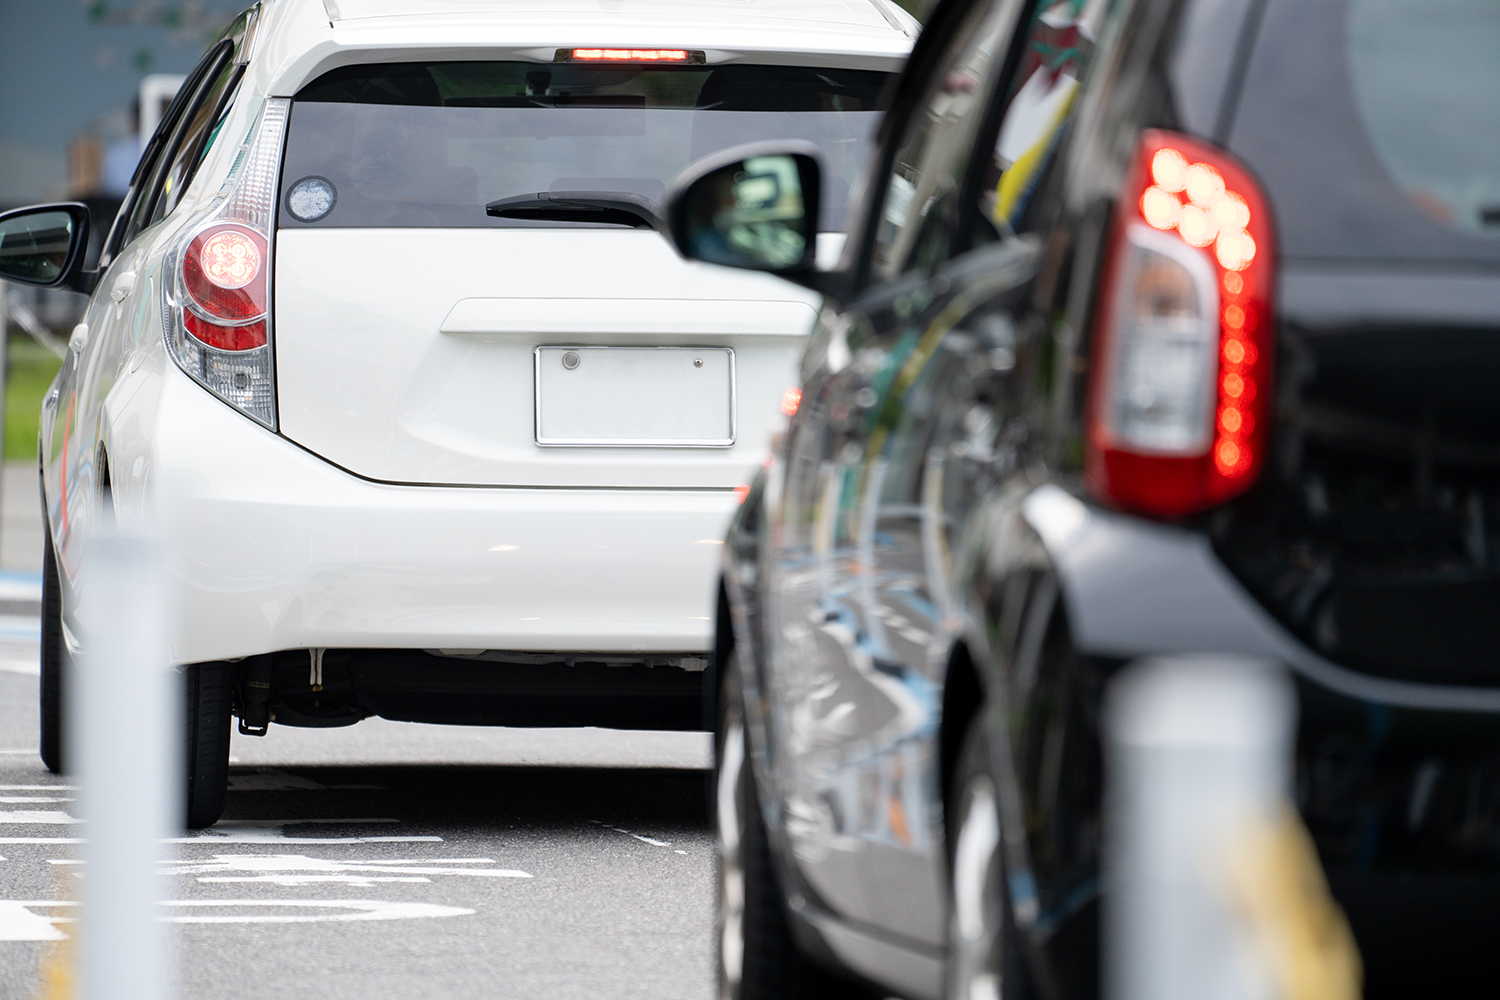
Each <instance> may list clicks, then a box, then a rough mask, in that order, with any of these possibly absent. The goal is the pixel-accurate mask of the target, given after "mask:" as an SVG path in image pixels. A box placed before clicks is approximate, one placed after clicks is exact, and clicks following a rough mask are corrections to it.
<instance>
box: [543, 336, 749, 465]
mask: <svg viewBox="0 0 1500 1000" xmlns="http://www.w3.org/2000/svg"><path fill="white" fill-rule="evenodd" d="M536 442H537V444H541V445H572V446H580V445H583V446H590V445H591V446H594V447H614V448H629V447H636V448H728V447H729V446H730V445H732V444H734V352H733V351H732V350H730V349H729V348H727V347H538V348H537V349H536Z"/></svg>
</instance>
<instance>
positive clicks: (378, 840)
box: [0, 824, 443, 847]
mask: <svg viewBox="0 0 1500 1000" xmlns="http://www.w3.org/2000/svg"><path fill="white" fill-rule="evenodd" d="M220 825H221V826H222V825H223V824H220ZM5 842H6V841H5V839H4V838H3V837H0V844H3V843H5ZM442 842H443V838H442V837H430V836H429V837H288V836H286V835H285V834H284V833H282V832H281V831H280V830H231V831H229V832H227V833H214V832H213V829H208V830H203V831H201V832H200V833H197V834H195V835H193V836H191V837H172V838H171V839H169V840H165V841H163V843H167V844H197V845H200V846H205V847H206V846H210V845H214V846H217V845H219V844H441V843H442Z"/></svg>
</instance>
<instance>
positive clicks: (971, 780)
mask: <svg viewBox="0 0 1500 1000" xmlns="http://www.w3.org/2000/svg"><path fill="white" fill-rule="evenodd" d="M990 739H991V737H990V734H989V727H988V726H987V725H986V724H985V722H984V717H983V712H980V713H979V714H977V715H976V716H975V717H974V720H973V721H972V722H971V723H970V724H969V730H968V732H967V733H966V734H965V737H964V744H963V748H962V750H961V751H960V752H959V757H958V767H957V768H956V771H955V774H954V777H953V786H952V789H951V793H950V795H949V798H948V801H949V803H950V804H951V809H952V812H951V815H952V816H953V817H954V819H955V821H956V825H955V826H954V828H953V829H952V831H951V834H950V838H949V856H948V872H949V880H950V881H949V886H948V889H949V892H948V898H949V900H950V901H951V906H950V908H949V914H948V956H947V966H946V970H945V974H944V996H945V997H947V1000H1000V998H1002V997H1005V998H1007V1000H1015V998H1019V997H1024V996H1026V995H1027V993H1028V991H1027V990H1026V989H1025V986H1024V984H1023V983H1021V982H1020V975H1019V972H1020V961H1019V959H1020V955H1019V948H1018V945H1019V941H1018V939H1017V936H1016V932H1015V924H1014V922H1013V920H1012V917H1011V913H1010V908H1009V906H1008V905H1007V902H1006V892H1005V859H1004V854H1003V850H1002V844H1003V840H1004V838H1003V836H1002V829H1003V828H1002V826H1001V817H1000V795H999V790H998V788H997V787H996V782H995V775H994V765H993V763H992V760H993V758H992V756H991V753H990Z"/></svg>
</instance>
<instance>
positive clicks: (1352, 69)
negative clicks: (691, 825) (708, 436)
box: [669, 0, 1500, 998]
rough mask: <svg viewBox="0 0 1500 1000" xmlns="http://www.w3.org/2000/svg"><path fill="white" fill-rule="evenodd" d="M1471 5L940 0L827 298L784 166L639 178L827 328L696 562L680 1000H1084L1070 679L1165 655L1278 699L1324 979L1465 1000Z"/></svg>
mask: <svg viewBox="0 0 1500 1000" xmlns="http://www.w3.org/2000/svg"><path fill="white" fill-rule="evenodd" d="M1497 11H1500V8H1496V7H1494V6H1493V5H1485V4H1474V3H1465V2H1461V0H1428V2H1424V3H1421V4H1418V3H1414V2H1400V0H1320V2H1315V3H1309V2H1307V0H1061V2H1051V0H1043V2H1028V0H949V2H945V3H943V4H941V5H940V6H939V7H938V8H937V9H936V11H935V12H934V13H933V15H932V17H931V18H930V20H929V23H928V25H927V26H926V28H925V29H924V33H923V35H922V36H921V38H920V40H919V42H918V44H917V46H916V48H915V50H914V51H913V53H912V56H911V59H910V62H909V64H908V67H907V70H906V72H905V74H904V76H903V77H902V78H901V80H900V81H899V84H898V85H897V87H896V89H895V90H894V92H893V94H892V96H891V97H890V105H889V111H888V113H887V115H886V118H885V120H884V123H883V125H882V128H881V130H880V132H879V135H878V142H879V152H878V155H877V157H876V159H875V161H874V164H875V165H874V167H873V168H872V174H871V176H870V178H869V180H868V182H867V183H866V185H865V189H864V191H863V193H862V194H858V195H856V200H855V203H854V207H853V208H852V209H851V228H850V236H849V241H848V244H847V247H846V250H845V254H844V257H843V260H842V262H841V263H840V265H839V267H838V268H837V269H835V270H832V271H820V270H817V269H815V268H814V266H813V263H812V241H811V238H810V233H809V230H808V226H807V220H809V219H813V218H816V215H817V204H816V203H817V200H818V195H819V184H818V167H817V163H816V160H815V158H814V157H813V156H811V155H810V153H809V152H808V151H807V150H804V149H801V148H799V147H796V146H795V145H792V144H781V145H779V146H778V145H776V144H771V145H762V146H760V147H757V148H754V149H749V148H747V149H743V150H740V151H738V152H736V153H733V154H725V156H724V157H722V158H720V159H719V160H717V161H714V162H709V163H703V164H700V165H699V166H698V167H696V168H695V169H694V170H693V171H692V172H691V173H690V174H689V175H687V176H686V177H685V178H684V179H682V180H681V181H680V182H679V184H678V186H677V189H676V195H675V197H674V199H673V202H672V206H671V209H670V212H669V215H670V219H669V227H670V229H671V233H672V238H673V239H674V241H675V242H676V244H677V246H678V247H679V249H680V250H681V251H682V252H683V253H684V254H685V255H687V256H691V257H696V258H698V259H702V260H709V261H714V262H718V263H724V264H730V265H732V266H739V267H746V268H753V269H759V270H763V271H768V272H772V273H777V274H781V275H782V276H784V277H786V278H787V279H788V280H791V281H794V282H797V283H799V284H802V285H805V286H808V287H812V288H815V289H818V290H820V291H822V292H823V293H825V294H826V295H827V297H828V305H827V307H826V308H825V310H824V312H823V315H822V318H821V320H820V322H819V325H818V327H817V329H816V330H815V332H814V334H813V336H812V339H811V341H810V343H809V346H808V349H807V352H806V355H805V357H804V359H803V362H802V368H801V384H800V386H799V387H792V388H790V389H789V390H788V393H787V396H786V405H785V406H784V408H783V409H784V410H785V411H786V412H787V413H788V414H789V419H788V422H787V426H786V428H785V430H784V433H783V434H782V437H781V440H780V442H779V443H778V445H777V448H776V451H775V454H774V455H773V456H772V457H771V458H770V459H768V461H767V464H766V467H765V469H764V470H763V471H762V473H761V474H760V475H759V478H758V479H757V480H756V481H755V482H754V484H753V485H752V487H751V489H750V491H749V493H748V495H747V497H746V499H745V501H744V503H743V505H742V507H741V509H740V511H739V514H738V517H737V519H736V520H735V522H734V524H733V527H732V529H731V532H730V534H729V537H728V541H727V543H726V547H725V563H724V575H723V580H722V589H721V592H720V598H719V612H718V632H717V635H718V639H717V648H716V658H715V667H714V672H713V678H712V687H713V690H714V696H713V697H714V701H713V702H712V704H711V706H710V710H711V711H712V712H714V713H715V714H714V719H715V723H716V732H717V741H718V765H717V782H718V783H717V788H716V795H715V805H716V813H717V826H718V835H719V848H720V859H721V860H720V882H719V884H720V890H719V892H720V897H719V910H720V915H719V937H718V940H717V942H716V952H717V954H718V956H719V962H720V984H721V988H722V995H724V996H726V997H742V998H761V997H773V996H796V995H834V994H837V993H840V991H844V990H848V991H851V992H854V993H858V992H859V991H860V990H861V989H864V988H870V987H873V988H876V989H878V990H880V991H882V992H883V993H890V992H894V993H898V994H901V995H903V996H909V997H937V996H941V995H945V994H946V995H947V996H950V997H960V996H961V997H966V998H969V997H972V998H978V997H984V996H992V997H999V996H1002V995H1003V996H1006V997H1019V996H1030V995H1036V996H1041V997H1080V996H1093V995H1096V994H1097V993H1099V992H1101V991H1107V986H1102V985H1101V979H1100V973H1099V959H1098V956H1099V954H1100V942H1099V938H1100V931H1099V925H1100V918H1099V912H1100V899H1101V888H1100V878H1099V875H1100V843H1101V832H1100V831H1101V817H1102V800H1103V792H1104V787H1105V778H1104V775H1103V762H1102V759H1101V758H1102V752H1101V722H1100V720H1101V701H1102V693H1103V692H1104V691H1105V689H1106V687H1107V685H1108V683H1109V682H1110V680H1111V678H1112V677H1114V676H1115V675H1116V674H1117V673H1118V672H1119V671H1120V670H1121V668H1122V667H1123V666H1124V665H1126V664H1127V663H1129V662H1130V661H1132V660H1135V659H1137V658H1140V657H1145V656H1153V655H1162V654H1177V653H1209V654H1238V655H1248V656H1252V657H1257V658H1261V659H1265V660H1272V661H1275V662H1277V663H1280V664H1284V665H1285V666H1286V667H1287V668H1289V669H1290V671H1291V672H1292V674H1293V676H1294V677H1295V681H1296V695H1297V699H1296V700H1297V703H1298V704H1297V710H1298V721H1297V723H1296V727H1297V728H1296V739H1295V772H1296V773H1295V781H1294V782H1293V783H1292V787H1293V788H1294V789H1295V803H1296V806H1297V809H1298V811H1300V815H1301V822H1302V823H1303V824H1305V827H1306V829H1307V830H1308V831H1310V833H1311V836H1312V842H1313V843H1314V844H1315V845H1316V848H1317V853H1318V857H1319V858H1320V859H1321V863H1322V867H1323V869H1324V871H1325V872H1326V873H1327V879H1328V884H1329V886H1330V887H1331V891H1332V895H1333V897H1334V898H1335V899H1337V901H1338V902H1339V903H1340V904H1341V905H1342V907H1343V910H1344V911H1345V913H1346V914H1347V916H1348V921H1349V924H1350V926H1352V929H1353V933H1354V937H1355V939H1356V941H1357V943H1358V946H1359V951H1360V953H1361V954H1362V956H1363V962H1364V975H1365V980H1364V991H1365V995H1366V996H1370V997H1375V996H1397V995H1403V996H1404V995H1415V994H1416V993H1417V992H1422V993H1435V992H1437V991H1440V990H1441V991H1443V992H1445V994H1450V995H1451V994H1460V995H1467V991H1468V990H1469V989H1471V988H1472V987H1473V984H1475V983H1476V982H1478V983H1480V984H1483V985H1482V988H1481V990H1480V991H1481V992H1486V993H1488V992H1491V991H1492V990H1493V983H1494V981H1495V980H1494V978H1493V973H1494V971H1495V969H1496V967H1497V966H1500V960H1497V959H1496V958H1495V957H1494V956H1495V955H1496V954H1497V952H1494V951H1491V950H1490V949H1491V948H1492V947H1493V945H1492V938H1493V935H1494V932H1495V931H1496V930H1497V929H1500V891H1497V890H1500V878H1497V875H1500V724H1497V718H1496V715H1497V713H1500V613H1497V611H1500V530H1497V529H1500V420H1497V418H1500V391H1497V386H1500V77H1497V73H1500V13H1497ZM971 823H972V824H978V826H976V827H974V829H975V830H985V831H989V833H988V835H987V836H985V837H980V836H979V835H978V834H975V835H974V837H975V842H976V843H980V842H982V843H985V844H987V845H989V846H988V853H987V854H984V853H982V855H981V856H980V857H978V859H977V860H976V859H975V858H968V859H965V858H955V845H956V844H957V843H958V842H959V841H961V840H963V839H964V838H965V836H966V834H965V831H966V830H967V829H969V824H971ZM976 885H978V886H979V888H980V889H981V890H982V892H980V894H979V895H978V896H976ZM976 898H978V899H979V903H977V904H976V903H975V902H974V900H975V899H976ZM954 900H958V903H955V902H954ZM965 900H967V902H965ZM965 906H968V907H969V908H970V909H974V908H975V907H976V906H977V907H978V911H977V912H976V913H969V914H967V915H966V914H965V913H964V912H960V911H962V910H963V908H964V907H965ZM966 921H967V922H968V923H970V924H975V922H976V921H977V924H976V927H977V930H976V928H975V927H969V928H967V929H966V928H964V927H962V926H961V925H963V924H964V923H965V922H966ZM1356 988H1357V987H1356Z"/></svg>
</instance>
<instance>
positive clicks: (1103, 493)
mask: <svg viewBox="0 0 1500 1000" xmlns="http://www.w3.org/2000/svg"><path fill="white" fill-rule="evenodd" d="M1273 246H1274V244H1273V238H1272V230H1271V218H1270V212H1269V210H1268V208H1267V206H1266V201H1265V198H1264V197H1262V195H1261V192H1260V188H1259V186H1258V185H1257V184H1256V182H1255V180H1254V178H1253V177H1251V175H1250V173H1249V172H1248V171H1247V170H1246V169H1245V168H1244V167H1243V166H1241V165H1240V164H1239V163H1238V162H1237V161H1236V160H1234V159H1233V158H1232V157H1230V156H1229V155H1228V154H1226V153H1225V152H1223V151H1222V150H1219V149H1216V148H1214V147H1212V146H1209V145H1206V144H1204V143H1201V142H1198V141H1197V140H1194V139H1190V138H1188V137H1187V136H1183V135H1177V134H1175V133H1170V132H1163V131H1157V130H1149V131H1147V132H1145V133H1143V134H1142V136H1141V141H1140V146H1139V149H1138V152H1137V155H1136V159H1135V161H1134V163H1133V164H1132V166H1131V169H1130V170H1129V171H1128V173H1127V176H1126V180H1125V189H1124V191H1123V192H1122V194H1121V198H1120V200H1119V202H1118V205H1117V209H1116V212H1115V218H1114V220H1113V223H1112V225H1111V230H1110V238H1109V246H1108V251H1107V257H1106V261H1105V266H1104V279H1103V282H1102V284H1101V285H1100V295H1099V304H1098V307H1097V309H1096V311H1095V327H1094V337H1093V357H1092V360H1091V363H1090V366H1089V370H1090V385H1089V398H1088V417H1087V424H1088V432H1087V443H1086V455H1085V472H1086V475H1087V478H1088V482H1089V486H1090V488H1091V489H1092V490H1093V492H1095V493H1096V494H1097V495H1099V496H1100V497H1101V498H1103V499H1105V500H1107V501H1109V502H1111V503H1114V504H1116V505H1118V506H1120V507H1124V508H1127V509H1130V510H1136V511H1140V512H1142V513H1147V514H1155V515H1160V516H1167V517H1175V516H1182V515H1186V514H1192V513H1196V512H1198V511H1202V510H1205V509H1207V508H1209V507H1212V506H1214V505H1216V504H1219V503H1223V502H1224V501H1226V500H1229V499H1232V498H1233V497H1235V496H1238V495H1239V494H1241V493H1244V492H1245V491H1246V490H1248V489H1249V488H1250V486H1251V485H1252V484H1253V483H1254V482H1255V480H1256V478H1257V477H1258V476H1259V474H1260V470H1261V468H1262V466H1263V465H1264V462H1265V457H1266V447H1267V443H1268V441H1269V440H1270V434H1269V430H1270V425H1271V420H1270V401H1271V372H1272V367H1271V361H1272V357H1271V355H1272V347H1273V340H1272V333H1273V323H1272V311H1271V292H1272V288H1273V285H1274V276H1275V271H1274V261H1273V256H1274V254H1273V249H1272V248H1273Z"/></svg>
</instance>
